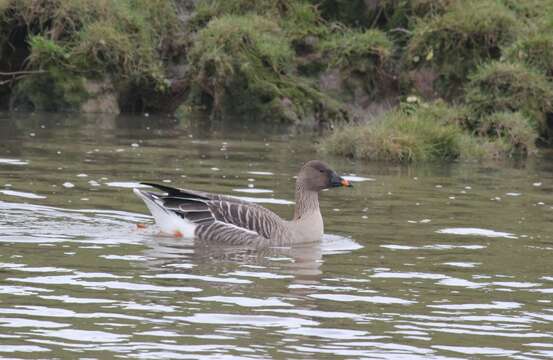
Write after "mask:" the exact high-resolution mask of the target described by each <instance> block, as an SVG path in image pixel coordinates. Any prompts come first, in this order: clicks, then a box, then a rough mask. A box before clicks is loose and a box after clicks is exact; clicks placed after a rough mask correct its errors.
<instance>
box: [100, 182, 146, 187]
mask: <svg viewBox="0 0 553 360" xmlns="http://www.w3.org/2000/svg"><path fill="white" fill-rule="evenodd" d="M105 185H107V186H110V187H117V188H124V189H134V188H149V187H150V186H148V185H143V184H141V183H138V182H134V181H111V182H107V183H105Z"/></svg>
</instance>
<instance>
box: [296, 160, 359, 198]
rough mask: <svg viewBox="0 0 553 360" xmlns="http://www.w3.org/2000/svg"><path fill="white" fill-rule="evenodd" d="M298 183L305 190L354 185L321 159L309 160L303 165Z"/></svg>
mask: <svg viewBox="0 0 553 360" xmlns="http://www.w3.org/2000/svg"><path fill="white" fill-rule="evenodd" d="M297 183H298V185H300V186H301V187H302V188H304V189H305V190H310V191H321V190H324V189H330V188H334V187H341V186H345V187H351V186H352V185H351V184H350V182H349V181H347V180H346V179H343V178H341V177H340V176H338V174H336V172H335V171H334V170H332V169H331V168H329V167H328V165H327V164H325V163H324V162H322V161H319V160H311V161H308V162H307V163H305V165H303V166H302V168H301V170H300V173H299V174H298V179H297Z"/></svg>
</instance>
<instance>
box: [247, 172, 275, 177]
mask: <svg viewBox="0 0 553 360" xmlns="http://www.w3.org/2000/svg"><path fill="white" fill-rule="evenodd" d="M247 173H248V174H252V175H263V176H272V175H274V173H272V172H270V171H248V172H247Z"/></svg>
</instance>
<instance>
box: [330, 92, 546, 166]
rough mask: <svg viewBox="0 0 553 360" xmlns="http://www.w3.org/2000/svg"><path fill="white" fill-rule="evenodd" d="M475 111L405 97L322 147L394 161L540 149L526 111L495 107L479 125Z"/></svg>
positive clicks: (500, 155)
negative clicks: (474, 121) (472, 118)
mask: <svg viewBox="0 0 553 360" xmlns="http://www.w3.org/2000/svg"><path fill="white" fill-rule="evenodd" d="M469 114H470V111H468V109H467V108H465V107H451V106H448V105H446V104H445V103H443V102H435V103H430V104H426V103H404V104H402V105H401V106H400V107H398V108H397V109H395V110H392V111H389V112H387V113H384V114H383V115H381V116H380V117H378V118H377V119H375V120H374V121H373V122H370V123H365V124H357V125H353V126H352V125H349V126H345V127H341V128H339V129H337V130H336V131H334V133H333V134H332V135H330V136H329V137H328V138H327V139H325V141H324V142H323V143H322V144H321V145H320V150H321V151H322V152H324V153H329V154H335V155H341V156H346V157H350V158H354V159H363V160H384V161H394V162H412V161H439V160H455V159H483V158H488V159H504V158H510V157H520V156H526V155H528V154H531V153H532V152H534V150H535V140H536V133H535V131H534V129H533V128H532V127H531V126H530V122H529V120H528V118H526V117H525V116H524V115H522V114H521V113H518V112H515V113H512V112H502V113H494V114H491V115H488V116H486V117H484V118H482V119H481V120H480V122H479V123H478V125H477V126H475V127H474V126H473V124H471V122H470V121H469Z"/></svg>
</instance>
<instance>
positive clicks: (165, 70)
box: [0, 0, 553, 161]
mask: <svg viewBox="0 0 553 360" xmlns="http://www.w3.org/2000/svg"><path fill="white" fill-rule="evenodd" d="M552 10H553V2H552V1H551V0H522V1H512V0H467V1H465V0H463V1H461V0H416V1H398V0H383V1H366V0H348V1H343V0H275V1H269V0H260V1H251V0H98V1H86V0H41V1H33V0H4V1H0V106H2V107H4V108H10V109H27V110H54V111H59V110H77V111H88V112H93V111H109V112H118V111H148V112H153V111H158V112H169V113H173V112H175V111H176V110H177V109H178V113H179V114H183V113H186V112H187V111H189V110H190V109H201V110H203V111H205V112H207V113H208V114H210V115H211V117H212V118H218V117H224V116H229V115H232V117H233V118H240V117H242V118H249V119H252V120H254V121H260V122H284V123H294V124H301V125H308V126H319V127H320V126H322V127H324V128H328V129H331V128H336V129H338V130H336V131H335V132H333V133H329V134H328V137H326V138H325V139H323V140H322V144H321V148H322V149H324V151H327V152H329V153H336V154H342V155H345V156H352V157H356V158H363V159H393V160H397V161H418V160H433V159H454V158H468V157H493V158H498V157H508V156H517V155H527V154H531V153H533V152H534V148H535V142H536V141H537V142H538V143H540V144H547V143H550V142H551V140H552V138H553V130H552V128H553V122H552V118H553V116H552V115H551V114H552V112H553V109H552V106H553V104H552V101H553V100H552V99H553V85H552V84H553V62H552V60H551V58H552V56H551V54H553V50H552V46H553V36H552V35H551V34H553V17H552V15H551V14H553V11H552ZM382 109H384V110H386V111H385V112H384V113H382V114H378V115H377V116H374V115H375V113H380V112H382ZM452 119H454V120H452ZM329 131H330V130H329ZM469 150H470V151H469Z"/></svg>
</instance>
